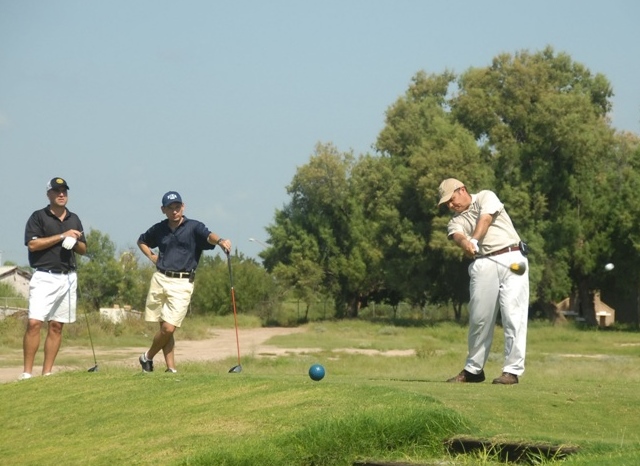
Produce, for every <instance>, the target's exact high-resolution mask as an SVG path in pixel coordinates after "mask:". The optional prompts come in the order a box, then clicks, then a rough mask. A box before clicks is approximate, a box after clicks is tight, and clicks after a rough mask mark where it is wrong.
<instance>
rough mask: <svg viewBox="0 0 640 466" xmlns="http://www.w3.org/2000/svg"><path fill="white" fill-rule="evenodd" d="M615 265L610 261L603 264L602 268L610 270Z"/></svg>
mask: <svg viewBox="0 0 640 466" xmlns="http://www.w3.org/2000/svg"><path fill="white" fill-rule="evenodd" d="M614 267H615V265H613V264H612V263H611V262H609V263H608V264H607V265H605V266H604V269H605V270H606V271H607V272H609V271H610V270H613V268H614Z"/></svg>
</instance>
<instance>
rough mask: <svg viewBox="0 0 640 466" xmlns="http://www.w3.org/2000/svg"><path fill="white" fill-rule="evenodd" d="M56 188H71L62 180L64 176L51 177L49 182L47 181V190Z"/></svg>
mask: <svg viewBox="0 0 640 466" xmlns="http://www.w3.org/2000/svg"><path fill="white" fill-rule="evenodd" d="M57 188H65V189H71V188H69V185H68V184H67V182H66V181H65V180H64V178H60V177H58V178H51V180H49V182H48V183H47V191H49V190H51V189H57Z"/></svg>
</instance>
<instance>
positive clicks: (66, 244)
mask: <svg viewBox="0 0 640 466" xmlns="http://www.w3.org/2000/svg"><path fill="white" fill-rule="evenodd" d="M76 242H77V240H76V239H75V238H72V237H71V236H67V237H66V238H65V239H64V240H63V241H62V247H63V248H65V249H71V248H73V247H74V246H75V245H76Z"/></svg>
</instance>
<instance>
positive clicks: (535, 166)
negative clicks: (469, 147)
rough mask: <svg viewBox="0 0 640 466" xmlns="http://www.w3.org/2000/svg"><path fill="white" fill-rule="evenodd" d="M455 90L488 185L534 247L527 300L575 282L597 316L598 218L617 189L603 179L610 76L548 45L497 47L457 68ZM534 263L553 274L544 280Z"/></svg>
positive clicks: (603, 228)
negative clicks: (490, 176) (488, 58)
mask: <svg viewBox="0 0 640 466" xmlns="http://www.w3.org/2000/svg"><path fill="white" fill-rule="evenodd" d="M459 87H460V91H459V94H458V95H457V96H456V97H455V98H454V99H452V102H451V107H452V109H453V115H454V116H455V117H456V119H457V120H458V121H459V122H460V123H461V124H463V125H464V126H465V127H466V128H468V129H469V130H470V131H472V132H473V134H474V136H475V137H476V139H477V141H478V143H480V144H481V147H482V152H483V153H484V154H485V158H486V160H487V162H488V163H489V164H490V166H491V168H492V169H493V172H494V174H495V180H496V182H495V189H496V190H497V191H498V192H499V193H500V195H501V198H502V200H503V202H505V204H506V205H507V206H508V207H509V209H510V215H511V216H512V218H513V220H514V223H515V224H516V226H517V227H518V229H519V231H520V232H521V234H523V236H524V238H525V239H528V240H529V242H530V243H531V245H532V246H533V247H532V249H533V251H534V253H533V258H534V259H535V260H534V261H532V264H533V266H532V267H531V270H532V285H533V286H532V296H531V299H532V301H536V300H538V301H541V302H542V303H544V302H548V301H552V300H557V299H560V298H562V297H563V295H564V296H566V294H568V293H570V291H571V290H570V289H568V287H569V286H570V284H573V286H575V289H576V292H577V294H578V295H579V296H580V298H581V302H582V303H583V304H584V305H585V306H586V308H585V309H584V316H585V317H586V318H588V319H591V320H592V321H593V322H595V315H594V313H593V309H592V302H593V300H592V297H591V295H590V293H591V291H592V290H591V288H592V286H593V283H592V280H591V277H592V275H593V274H594V272H595V269H596V267H597V265H598V264H600V263H602V258H603V257H606V255H608V254H609V253H610V246H609V244H610V240H611V234H612V230H611V224H610V223H609V224H608V223H607V222H603V221H602V220H603V217H602V216H603V214H604V215H606V214H607V212H608V211H609V210H610V208H609V206H610V205H611V203H612V202H613V200H614V196H615V192H614V190H613V186H612V185H610V184H609V183H608V180H607V176H606V173H607V172H608V170H609V168H610V164H611V148H612V147H613V144H612V143H613V131H612V130H611V128H610V127H609V125H608V121H607V120H606V114H607V112H608V111H609V110H610V108H611V104H610V101H609V99H610V97H611V96H612V91H611V87H610V85H609V83H608V82H607V80H606V79H605V78H604V76H602V75H595V76H592V75H591V73H590V72H589V70H588V69H586V68H585V67H584V66H583V65H581V64H579V63H575V62H573V61H572V60H571V59H570V57H569V56H568V55H566V54H555V53H554V51H553V49H551V48H550V47H548V48H546V49H544V50H543V51H541V52H539V53H535V54H531V53H529V52H527V51H523V52H520V53H517V54H515V55H514V56H511V55H509V54H502V55H500V56H498V57H496V58H495V59H494V60H493V63H492V65H491V66H490V67H487V68H472V69H470V70H468V71H467V72H465V73H464V74H463V75H462V76H461V78H460V80H459ZM538 264H543V265H544V268H545V269H546V270H549V271H552V273H550V274H548V275H547V274H545V275H546V276H545V279H542V277H541V273H539V270H537V269H538V268H539V267H540V266H539V265H538ZM590 304H591V308H589V305H590Z"/></svg>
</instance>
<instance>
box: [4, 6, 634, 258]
mask: <svg viewBox="0 0 640 466" xmlns="http://www.w3.org/2000/svg"><path fill="white" fill-rule="evenodd" d="M638 18H640V2H638V1H636V0H627V1H616V0H607V1H604V0H597V1H596V0H592V1H589V0H582V1H578V0H573V1H572V0H565V1H558V0H553V1H551V0H543V1H540V0H538V1H535V2H516V1H490V0H485V1H466V2H463V1H455V0H441V1H428V0H421V1H418V0H414V1H407V0H384V1H383V0H358V1H351V0H340V1H322V2H311V1H302V0H298V1H294V0H289V1H280V0H269V1H264V0H263V1H258V0H256V1H233V2H231V1H227V2H221V1H213V0H210V1H204V0H198V1H196V0H180V1H177V0H172V1H169V0H135V1H131V0H127V1H123V0H109V1H106V0H105V1H95V0H77V1H71V0H49V1H44V0H40V1H36V0H0V161H1V167H2V168H1V170H2V172H1V173H2V182H1V183H0V186H1V187H0V193H1V194H2V201H3V202H2V204H3V206H4V208H3V215H2V220H0V222H1V223H0V251H2V260H3V261H7V260H10V261H13V262H16V263H18V264H19V265H26V264H27V250H26V247H25V246H24V245H23V236H24V226H25V223H26V221H27V218H28V217H29V215H30V214H31V213H32V212H33V211H34V210H36V209H39V208H42V207H44V206H45V205H46V204H47V199H46V195H45V184H46V182H47V181H48V180H49V179H50V178H52V177H54V176H62V177H64V178H66V180H67V181H68V183H69V185H70V187H71V190H70V193H69V194H70V198H69V208H70V209H71V210H72V211H74V212H76V213H77V214H78V215H79V216H80V218H81V219H82V221H83V224H84V226H85V230H89V229H91V228H94V229H98V230H100V231H101V232H103V233H105V234H108V235H109V236H110V238H111V239H112V240H113V241H114V242H115V243H116V244H117V246H118V248H119V250H125V249H127V248H130V247H134V248H135V247H136V246H135V243H136V240H137V238H138V236H139V234H140V233H142V232H143V231H145V230H146V229H147V228H148V227H149V226H151V225H152V224H153V223H155V222H157V221H159V220H162V219H163V216H162V214H161V212H160V200H161V197H162V194H164V192H166V191H169V190H177V191H179V192H180V193H181V194H182V197H183V199H184V201H185V203H186V206H187V207H186V214H187V216H190V217H192V218H196V219H198V220H201V221H203V222H204V223H205V224H206V225H207V226H209V228H210V229H211V230H213V231H215V232H216V233H218V234H219V235H221V236H223V237H227V238H230V239H231V240H232V241H233V242H234V247H236V248H237V249H238V250H239V251H240V252H242V253H243V254H246V255H248V256H251V257H256V254H258V253H259V251H260V249H261V247H262V246H260V244H259V243H257V242H251V241H249V238H252V237H253V238H256V239H258V240H260V241H263V242H264V241H266V239H267V235H266V232H265V230H264V228H265V227H266V226H267V225H269V224H270V223H271V222H272V221H273V218H274V213H275V210H276V209H280V208H282V206H283V205H284V204H285V203H287V202H288V201H289V198H288V196H287V194H286V186H287V185H288V184H289V183H290V182H291V180H292V178H293V175H294V174H295V172H296V169H297V167H299V166H302V165H304V164H306V163H307V162H308V160H309V157H310V155H311V154H312V153H313V150H314V146H315V145H316V143H318V142H323V143H326V142H332V143H334V144H335V145H336V146H337V148H338V149H339V150H340V151H348V150H353V151H354V152H355V153H356V155H359V154H363V153H367V152H372V149H371V146H372V144H373V143H374V142H375V140H376V137H377V135H378V133H379V132H380V130H381V129H382V127H383V125H384V115H385V111H386V110H387V108H388V107H389V106H390V105H392V104H393V103H394V102H395V100H396V99H397V98H398V97H400V96H401V95H402V94H404V92H405V91H406V89H407V88H408V86H409V83H410V81H411V78H412V76H413V75H414V74H415V73H416V72H418V71H420V70H425V71H426V72H428V73H441V72H442V71H444V70H445V69H450V70H452V71H454V72H456V73H461V72H463V71H465V70H466V69H468V68H469V67H472V66H473V67H476V66H487V65H489V64H490V63H491V60H492V58H493V57H495V56H496V55H498V54H499V53H503V52H508V53H515V52H517V51H520V50H522V49H527V50H529V51H531V52H536V51H539V50H541V49H542V48H544V47H545V46H547V45H550V46H552V47H553V48H554V49H555V50H556V52H566V53H568V54H569V55H570V56H571V57H572V58H573V60H575V61H578V62H581V63H583V64H584V65H586V66H587V67H588V68H589V69H590V70H591V71H592V72H593V73H602V74H604V75H605V76H606V77H607V78H608V79H609V81H610V82H611V83H612V85H613V89H614V92H615V97H614V98H613V104H614V108H613V113H612V115H611V118H612V121H613V126H614V127H615V128H617V129H619V130H627V131H632V132H634V133H636V134H640V50H639V49H640V28H639V27H638Z"/></svg>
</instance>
